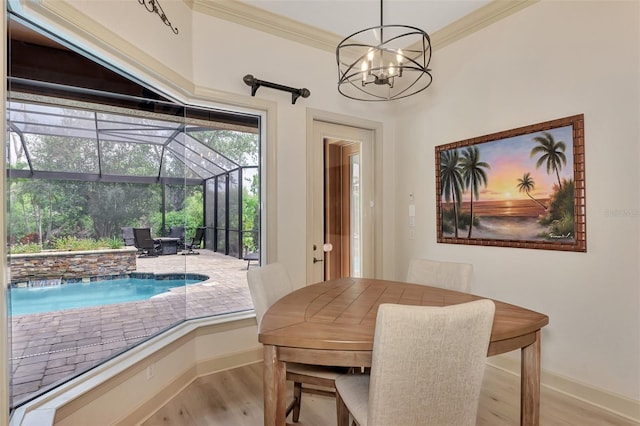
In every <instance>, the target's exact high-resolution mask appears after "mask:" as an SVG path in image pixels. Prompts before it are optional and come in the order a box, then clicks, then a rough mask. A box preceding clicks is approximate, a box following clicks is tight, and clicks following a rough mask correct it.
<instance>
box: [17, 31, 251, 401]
mask: <svg viewBox="0 0 640 426" xmlns="http://www.w3.org/2000/svg"><path fill="white" fill-rule="evenodd" d="M9 30H10V31H9V32H10V35H11V40H10V41H11V44H10V46H11V48H10V57H9V62H8V64H9V67H8V68H9V81H8V89H9V95H8V99H7V115H8V116H7V120H8V138H7V139H6V146H5V153H6V163H7V176H8V178H7V192H6V194H5V196H6V199H7V204H8V218H7V226H8V229H7V236H8V241H7V244H8V247H9V253H10V256H9V257H10V259H9V261H10V281H11V282H10V290H9V298H10V300H9V315H10V318H9V323H10V326H11V330H10V342H9V346H10V348H11V355H10V363H11V372H12V375H11V384H10V390H11V406H12V407H13V408H15V407H17V406H19V405H21V404H22V403H25V402H27V401H29V400H30V399H32V398H34V397H35V396H38V395H40V394H42V393H43V392H46V391H47V390H48V389H50V388H52V387H55V386H57V385H59V384H61V383H64V382H65V381H67V380H69V379H70V378H72V377H74V376H76V375H78V374H81V373H83V372H85V371H87V370H88V369H90V368H92V367H94V366H96V365H98V364H100V363H102V362H104V361H105V360H107V359H110V358H112V357H114V356H117V355H118V354H120V353H122V352H123V351H126V350H127V349H129V348H131V347H133V346H134V345H136V344H139V343H140V342H141V341H143V340H145V339H148V338H150V337H153V336H155V335H157V334H159V333H162V332H163V331H165V330H167V329H168V328H170V327H173V326H175V325H176V324H178V323H180V322H183V321H185V320H188V319H192V318H197V317H203V316H212V315H221V314H227V313H231V312H238V311H243V310H247V309H252V304H251V299H250V295H249V292H248V289H247V287H246V267H247V262H246V261H245V260H243V255H244V254H245V253H247V252H258V251H259V249H260V247H259V246H260V244H259V241H260V234H261V233H260V211H259V206H260V202H259V201H260V200H259V194H260V178H259V177H260V168H259V164H260V161H259V158H260V149H259V147H260V137H259V135H260V125H261V123H260V117H259V116H258V115H252V114H246V113H238V112H233V111H228V110H221V109H205V108H201V107H196V106H189V105H183V104H180V103H178V102H174V101H171V100H169V99H165V98H163V97H162V96H160V95H158V94H157V93H154V92H153V91H150V90H149V89H147V88H145V87H143V86H140V85H139V84H138V83H137V82H133V81H130V80H127V79H125V78H123V77H122V76H120V75H118V74H116V73H113V72H111V71H109V70H107V69H105V68H103V67H101V66H99V65H98V64H96V63H94V62H92V61H89V60H88V59H86V58H84V57H82V56H80V55H78V54H76V53H75V52H72V51H70V50H68V49H66V48H63V47H62V46H59V45H56V44H55V43H53V42H52V41H51V40H44V39H42V37H40V36H38V35H37V34H33V33H30V32H29V31H28V30H27V29H26V27H24V26H22V25H20V24H18V23H17V22H15V21H10V24H9ZM27 33H28V34H27ZM38 40H41V41H43V42H42V43H39V42H38ZM52 46H53V47H52ZM54 65H55V70H53V69H52V67H53V66H54ZM134 228H137V229H143V230H145V229H148V230H149V235H150V237H151V238H150V240H151V243H150V244H151V246H150V248H149V247H147V248H144V247H141V246H142V244H141V243H140V241H138V240H135V239H134V241H133V242H131V241H130V240H129V239H128V238H127V234H126V230H127V229H134ZM198 229H203V230H204V238H203V240H202V242H200V241H196V240H195V239H194V237H195V236H196V235H198V232H197V231H198ZM183 254H184V255H183Z"/></svg>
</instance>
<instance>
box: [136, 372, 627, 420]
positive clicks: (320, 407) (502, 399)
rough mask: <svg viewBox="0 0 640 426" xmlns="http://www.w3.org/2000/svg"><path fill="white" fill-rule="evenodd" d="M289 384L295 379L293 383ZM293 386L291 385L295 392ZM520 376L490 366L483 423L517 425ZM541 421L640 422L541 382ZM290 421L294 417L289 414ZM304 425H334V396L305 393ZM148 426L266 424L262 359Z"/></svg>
mask: <svg viewBox="0 0 640 426" xmlns="http://www.w3.org/2000/svg"><path fill="white" fill-rule="evenodd" d="M289 384H290V383H289ZM291 390H292V387H290V389H289V395H291ZM519 394H520V390H519V379H518V378H517V377H515V376H513V375H511V374H508V373H505V372H503V371H501V370H498V369H496V368H493V367H487V369H486V372H485V378H484V383H483V389H482V395H481V398H480V406H479V410H478V422H477V425H478V426H503V425H511V426H513V425H518V424H519V422H520V411H519ZM541 394H542V395H541V408H540V424H541V425H542V426H556V425H571V426H631V425H638V423H635V422H632V421H629V420H626V419H623V418H620V417H618V416H615V415H612V414H610V413H608V412H606V411H603V410H600V409H597V408H595V407H593V406H591V405H589V404H586V403H583V402H581V401H578V400H576V399H573V398H570V397H568V396H565V395H563V394H560V393H558V392H555V391H552V390H549V389H546V388H544V387H543V388H542V391H541ZM289 421H291V420H290V417H289ZM298 424H299V425H300V426H335V424H336V419H335V399H333V398H328V397H322V396H316V395H309V394H303V396H302V409H301V412H300V422H299V423H298ZM142 425H143V426H165V425H166V426H178V425H180V426H231V425H233V426H259V425H262V364H261V363H256V364H252V365H249V366H245V367H241V368H237V369H234V370H229V371H224V372H221V373H216V374H212V375H209V376H206V377H202V378H200V379H198V380H196V381H195V382H193V383H192V384H190V385H189V386H188V387H187V388H186V389H184V390H183V391H182V392H180V393H179V394H178V395H176V396H175V397H174V398H173V399H172V400H171V401H169V402H168V403H167V404H166V405H165V406H164V407H162V408H160V410H158V411H157V412H156V413H155V414H154V415H153V416H151V417H150V418H148V419H147V420H146V421H145V422H144V423H142Z"/></svg>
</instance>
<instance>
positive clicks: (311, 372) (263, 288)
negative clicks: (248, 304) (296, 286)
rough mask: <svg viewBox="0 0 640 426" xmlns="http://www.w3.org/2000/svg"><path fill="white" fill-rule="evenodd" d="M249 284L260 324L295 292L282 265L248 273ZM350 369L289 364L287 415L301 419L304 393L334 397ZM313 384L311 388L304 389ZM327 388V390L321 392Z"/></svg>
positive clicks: (265, 267)
mask: <svg viewBox="0 0 640 426" xmlns="http://www.w3.org/2000/svg"><path fill="white" fill-rule="evenodd" d="M247 281H248V283H249V291H250V292H251V299H252V301H253V307H254V309H255V311H256V320H257V321H258V325H260V321H261V320H262V317H263V316H264V314H265V312H266V311H267V309H269V307H270V306H271V305H272V304H273V303H275V302H276V301H277V300H278V299H280V298H281V297H283V296H284V295H286V294H288V293H291V291H293V285H292V283H291V279H290V278H289V274H288V272H287V270H286V268H285V267H284V265H282V264H281V263H271V264H269V265H266V266H262V267H260V268H254V269H250V270H249V271H248V272H247ZM347 371H348V369H347V368H339V367H335V368H334V367H324V366H315V365H306V364H298V363H291V362H288V363H287V380H290V381H292V382H293V401H292V402H291V403H290V404H289V406H288V407H287V416H288V415H289V413H290V412H291V411H293V416H292V419H293V421H294V422H297V421H298V419H299V417H300V406H301V402H302V392H305V393H312V394H316V395H325V396H331V397H335V379H336V377H338V376H339V375H341V374H343V373H346V372H347ZM303 384H305V385H311V386H312V387H309V386H303ZM322 388H324V389H322Z"/></svg>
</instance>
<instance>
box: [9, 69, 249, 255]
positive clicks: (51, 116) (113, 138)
mask: <svg viewBox="0 0 640 426" xmlns="http://www.w3.org/2000/svg"><path fill="white" fill-rule="evenodd" d="M9 87H10V89H11V88H12V87H28V88H33V87H35V90H25V91H11V92H10V93H9V96H8V105H7V115H8V117H7V119H8V130H9V140H8V143H7V149H6V155H7V169H8V170H7V175H8V183H9V186H10V192H11V194H10V195H11V196H10V199H9V202H10V205H11V210H12V212H13V214H12V218H11V221H10V223H9V238H10V241H9V243H10V244H18V243H20V242H24V241H31V242H33V241H32V240H34V239H35V240H37V239H39V240H40V243H41V244H46V242H47V241H50V240H52V239H55V238H59V237H66V236H68V235H75V236H76V237H86V236H90V237H93V238H120V236H121V227H125V226H150V227H151V228H152V229H153V233H154V234H155V235H154V236H158V237H162V236H165V235H167V233H168V232H169V228H170V227H171V226H175V225H182V226H185V228H186V237H187V238H190V236H192V235H193V232H194V231H195V228H196V227H198V226H204V227H206V233H205V247H206V248H208V249H212V250H215V251H217V252H220V253H223V254H227V255H231V256H234V257H238V258H241V257H243V255H244V254H245V253H246V252H257V251H259V236H260V229H259V227H260V219H259V208H258V206H259V194H260V191H259V188H260V183H259V170H258V167H259V157H260V153H259V147H260V138H259V128H260V123H259V117H256V116H251V115H242V114H235V113H229V112H226V111H216V110H204V109H197V108H192V107H186V106H182V105H177V104H174V103H169V102H162V101H158V100H150V99H142V98H136V97H132V96H126V95H116V94H112V93H103V92H98V91H95V90H91V91H89V90H86V89H77V88H68V87H61V86H59V85H53V84H43V83H33V82H24V81H21V80H19V79H14V80H13V81H10V85H9ZM43 92H44V93H51V94H53V96H52V95H43V94H42V93H43ZM56 93H66V94H67V96H65V97H63V96H55V94H56ZM69 93H71V94H72V96H68V94H69ZM83 99H87V101H85V100H83ZM38 182H40V183H38ZM45 183H46V186H47V187H46V188H45V187H44V185H45ZM52 185H53V186H55V189H52ZM51 197H54V198H55V197H58V198H62V200H57V201H58V202H57V203H54V202H53V201H54V200H51V199H50V198H51ZM61 201H63V202H61ZM74 203H77V204H75V205H74ZM47 204H48V207H47ZM54 204H55V205H57V206H58V207H55V208H54V207H53V206H54ZM18 212H23V213H24V217H22V215H21V214H19V213H18ZM81 212H82V213H84V215H81V214H80V213H81ZM63 218H64V219H63ZM29 221H31V223H29Z"/></svg>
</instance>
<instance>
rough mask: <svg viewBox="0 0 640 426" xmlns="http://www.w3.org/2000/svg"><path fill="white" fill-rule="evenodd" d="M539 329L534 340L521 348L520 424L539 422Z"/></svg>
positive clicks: (532, 425) (534, 424) (529, 424)
mask: <svg viewBox="0 0 640 426" xmlns="http://www.w3.org/2000/svg"><path fill="white" fill-rule="evenodd" d="M540 337H541V336H540V330H538V331H537V332H536V340H535V341H534V342H533V343H532V344H530V345H529V346H525V347H524V348H522V352H521V375H522V376H521V377H520V380H521V382H520V424H521V425H522V426H538V425H539V424H540V346H541V342H540Z"/></svg>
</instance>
